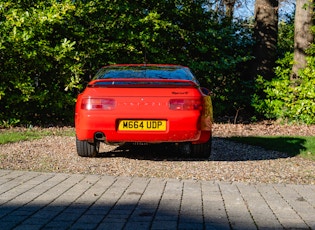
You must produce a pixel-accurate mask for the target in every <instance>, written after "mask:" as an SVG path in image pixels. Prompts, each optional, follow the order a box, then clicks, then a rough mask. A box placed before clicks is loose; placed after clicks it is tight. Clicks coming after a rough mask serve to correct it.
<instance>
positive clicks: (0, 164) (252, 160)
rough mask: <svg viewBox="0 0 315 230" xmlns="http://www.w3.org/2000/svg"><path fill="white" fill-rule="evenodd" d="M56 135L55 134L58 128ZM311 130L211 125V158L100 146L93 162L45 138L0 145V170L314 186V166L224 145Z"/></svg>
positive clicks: (64, 142) (63, 141)
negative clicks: (232, 138)
mask: <svg viewBox="0 0 315 230" xmlns="http://www.w3.org/2000/svg"><path fill="white" fill-rule="evenodd" d="M70 129H71V128H70ZM59 131H60V130H59ZM314 134H315V126H283V125H275V124H272V123H267V122H265V123H261V124H256V125H232V124H215V125H214V127H213V136H214V138H213V148H212V155H211V157H210V160H208V159H194V158H188V157H181V156H178V155H176V154H175V153H174V149H172V148H169V149H167V150H165V148H160V147H161V146H156V145H154V146H150V145H149V146H133V147H130V148H126V149H122V148H120V147H117V146H108V145H105V144H104V145H102V146H101V152H102V154H101V156H100V157H98V158H82V157H78V156H77V154H76V147H75V138H74V137H61V136H49V137H44V138H43V139H40V140H35V141H23V142H18V143H12V144H5V145H0V168H1V169H13V170H28V171H43V172H63V173H86V174H103V175H104V174H106V175H113V176H140V177H160V178H176V179H195V180H218V181H225V182H233V181H238V182H247V183H285V184H315V162H314V161H311V160H306V159H303V158H301V157H298V156H296V157H288V156H287V155H286V154H283V153H279V152H275V151H267V150H264V149H263V148H259V147H254V146H248V145H244V144H239V143H234V142H231V141H228V140H227V139H225V138H224V137H228V136H250V135H285V136H288V135H307V136H311V135H314Z"/></svg>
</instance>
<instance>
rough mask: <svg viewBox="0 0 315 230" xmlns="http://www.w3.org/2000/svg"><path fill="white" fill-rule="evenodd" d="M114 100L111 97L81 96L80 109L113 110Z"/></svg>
mask: <svg viewBox="0 0 315 230" xmlns="http://www.w3.org/2000/svg"><path fill="white" fill-rule="evenodd" d="M115 106H116V102H115V100H114V99H111V98H83V99H82V103H81V109H85V110H113V109H114V108H115Z"/></svg>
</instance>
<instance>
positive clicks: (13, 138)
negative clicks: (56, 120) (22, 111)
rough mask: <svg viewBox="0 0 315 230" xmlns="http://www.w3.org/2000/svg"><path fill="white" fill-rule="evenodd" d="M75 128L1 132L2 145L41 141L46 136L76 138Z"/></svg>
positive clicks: (5, 130) (0, 142)
mask: <svg viewBox="0 0 315 230" xmlns="http://www.w3.org/2000/svg"><path fill="white" fill-rule="evenodd" d="M74 135H75V132H74V129H73V128H47V129H42V128H30V129H23V128H20V129H2V130H0V144H6V143H13V142H18V141H27V140H35V139H40V138H43V137H45V136H74Z"/></svg>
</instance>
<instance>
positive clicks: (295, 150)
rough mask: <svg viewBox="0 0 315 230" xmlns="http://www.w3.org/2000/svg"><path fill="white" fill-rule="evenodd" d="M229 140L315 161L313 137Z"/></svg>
mask: <svg viewBox="0 0 315 230" xmlns="http://www.w3.org/2000/svg"><path fill="white" fill-rule="evenodd" d="M230 140H233V141H237V142H241V143H244V144H249V145H255V146H260V147H263V148H265V149H268V150H276V151H279V152H283V153H287V154H289V155H290V156H297V155H300V156H302V157H304V158H307V159H311V160H314V161H315V137H313V136H311V137H304V136H287V137H283V136H263V137H259V136H257V137H231V138H230Z"/></svg>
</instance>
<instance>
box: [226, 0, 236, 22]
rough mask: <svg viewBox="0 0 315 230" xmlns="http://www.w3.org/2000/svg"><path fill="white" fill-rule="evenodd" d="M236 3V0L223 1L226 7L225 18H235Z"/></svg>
mask: <svg viewBox="0 0 315 230" xmlns="http://www.w3.org/2000/svg"><path fill="white" fill-rule="evenodd" d="M235 2H236V0H223V3H224V5H225V16H226V17H227V18H230V19H232V18H233V14H234V6H235Z"/></svg>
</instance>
